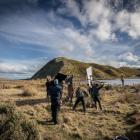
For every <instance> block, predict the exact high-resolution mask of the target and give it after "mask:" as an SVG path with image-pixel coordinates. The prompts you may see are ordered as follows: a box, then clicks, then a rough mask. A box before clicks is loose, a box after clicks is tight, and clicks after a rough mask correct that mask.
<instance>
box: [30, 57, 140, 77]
mask: <svg viewBox="0 0 140 140" xmlns="http://www.w3.org/2000/svg"><path fill="white" fill-rule="evenodd" d="M90 66H92V67H93V75H94V77H95V78H97V79H115V78H119V77H120V75H121V74H123V75H124V77H127V78H129V77H134V78H135V77H140V68H130V67H120V68H115V67H113V66H109V65H100V64H96V63H86V62H81V61H77V60H73V59H68V58H65V57H57V58H54V59H52V60H51V61H49V62H48V63H47V64H46V65H44V66H43V67H42V68H41V69H40V70H39V71H37V72H36V73H35V74H34V75H33V76H32V77H31V79H44V78H46V77H47V76H55V75H56V74H57V73H58V72H60V73H63V74H66V75H70V74H73V75H74V76H75V77H79V78H85V79H86V68H88V67H90Z"/></svg>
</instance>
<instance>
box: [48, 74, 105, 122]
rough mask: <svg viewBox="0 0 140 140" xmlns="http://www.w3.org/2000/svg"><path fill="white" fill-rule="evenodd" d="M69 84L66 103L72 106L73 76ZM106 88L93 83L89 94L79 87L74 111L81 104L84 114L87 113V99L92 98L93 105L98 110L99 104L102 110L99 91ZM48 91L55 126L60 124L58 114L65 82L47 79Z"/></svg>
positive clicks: (70, 77) (101, 84)
mask: <svg viewBox="0 0 140 140" xmlns="http://www.w3.org/2000/svg"><path fill="white" fill-rule="evenodd" d="M65 82H66V83H67V89H68V95H67V97H66V101H67V102H70V104H72V102H73V96H74V88H73V75H71V76H69V78H68V80H67V79H66V80H65ZM103 86H104V84H103V83H100V84H99V83H96V82H91V86H89V89H88V92H87V91H85V90H84V89H83V88H82V87H80V86H78V87H77V89H76V92H75V95H76V101H75V103H74V105H73V111H75V110H76V107H77V105H78V104H79V103H80V102H81V103H82V106H83V112H84V114H85V112H86V104H85V97H86V96H89V95H90V97H91V101H92V104H93V105H94V106H95V108H96V109H97V103H98V105H99V108H100V110H102V105H101V100H100V94H99V90H100V89H101V88H102V87H103ZM46 91H47V101H50V102H51V112H52V120H51V121H52V122H54V124H57V123H58V112H59V110H60V106H61V104H62V91H63V82H61V83H60V82H59V80H58V79H54V80H53V79H51V78H47V81H46Z"/></svg>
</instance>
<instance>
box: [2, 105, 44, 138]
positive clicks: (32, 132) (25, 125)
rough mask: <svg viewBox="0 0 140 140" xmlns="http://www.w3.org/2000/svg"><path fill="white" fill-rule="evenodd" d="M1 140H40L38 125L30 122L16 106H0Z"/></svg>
mask: <svg viewBox="0 0 140 140" xmlns="http://www.w3.org/2000/svg"><path fill="white" fill-rule="evenodd" d="M0 122H1V123H0V139H1V140H8V139H9V140H19V139H20V140H33V139H34V140H40V139H41V137H40V134H39V131H38V129H37V126H36V124H35V123H34V122H33V121H30V120H28V119H27V118H25V116H24V115H22V114H21V113H20V112H19V111H18V110H17V109H16V107H15V106H14V104H7V103H1V104H0Z"/></svg>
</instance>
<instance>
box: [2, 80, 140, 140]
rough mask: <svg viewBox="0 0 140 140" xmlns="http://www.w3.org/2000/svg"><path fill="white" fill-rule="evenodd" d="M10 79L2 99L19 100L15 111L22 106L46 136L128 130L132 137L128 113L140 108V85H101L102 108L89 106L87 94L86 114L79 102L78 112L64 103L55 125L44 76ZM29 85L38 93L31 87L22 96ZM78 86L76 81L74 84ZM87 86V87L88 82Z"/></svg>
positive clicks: (90, 138)
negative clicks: (34, 92)
mask: <svg viewBox="0 0 140 140" xmlns="http://www.w3.org/2000/svg"><path fill="white" fill-rule="evenodd" d="M8 83H10V84H11V85H13V87H11V89H1V93H0V100H1V102H2V101H3V102H9V100H11V101H12V102H14V103H15V104H16V110H15V111H16V112H18V110H20V112H22V114H24V116H25V117H26V118H28V120H29V121H37V124H36V125H37V126H38V131H39V132H40V134H41V136H42V139H44V140H46V139H47V140H54V139H55V140H66V139H67V140H109V139H112V138H113V137H115V136H117V135H124V134H126V133H127V132H129V135H130V134H131V137H133V134H132V133H130V132H131V130H132V129H133V128H134V124H129V123H128V122H127V119H128V118H127V117H128V114H131V113H133V112H134V111H135V112H137V111H138V110H139V108H140V99H139V98H138V97H140V86H139V85H138V86H126V87H124V88H122V87H119V86H117V87H107V88H104V89H102V91H101V99H102V105H103V111H96V110H95V109H94V108H90V107H89V105H88V104H90V98H88V97H86V104H87V113H86V114H85V115H84V113H83V112H82V109H81V108H82V106H81V105H80V104H79V105H78V107H77V109H76V110H77V111H76V112H73V111H72V107H71V106H69V105H68V104H63V106H62V107H61V111H60V113H59V121H60V124H59V125H56V126H54V125H50V124H49V123H47V122H46V120H49V119H51V112H50V103H47V102H46V101H45V99H46V93H45V86H44V84H45V80H42V81H40V80H37V81H35V80H31V81H13V82H12V81H8ZM5 84H7V83H5ZM27 85H30V86H29V87H30V88H29V89H31V87H33V88H36V89H37V93H36V94H33V95H32V91H29V94H30V93H31V94H30V96H28V95H27V96H19V95H22V92H21V89H22V87H27ZM17 87H18V88H17ZM76 87H77V84H75V88H76ZM84 88H86V86H85V85H84ZM66 89H67V87H65V88H64V92H65V93H64V95H63V98H65V96H66V95H67V90H66ZM40 93H41V94H40ZM34 95H35V96H34ZM74 100H75V99H74ZM28 131H29V130H28Z"/></svg>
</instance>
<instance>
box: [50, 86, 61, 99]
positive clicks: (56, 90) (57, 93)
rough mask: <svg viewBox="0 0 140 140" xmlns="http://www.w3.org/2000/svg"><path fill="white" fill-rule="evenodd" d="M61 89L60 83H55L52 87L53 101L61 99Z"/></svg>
mask: <svg viewBox="0 0 140 140" xmlns="http://www.w3.org/2000/svg"><path fill="white" fill-rule="evenodd" d="M61 90H62V87H61V86H60V85H54V86H52V87H51V91H50V92H51V93H50V95H51V100H52V101H59V100H60V99H61Z"/></svg>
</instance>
